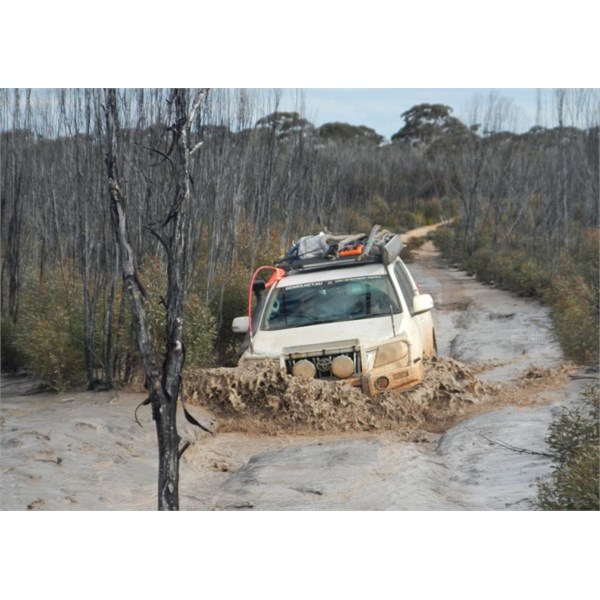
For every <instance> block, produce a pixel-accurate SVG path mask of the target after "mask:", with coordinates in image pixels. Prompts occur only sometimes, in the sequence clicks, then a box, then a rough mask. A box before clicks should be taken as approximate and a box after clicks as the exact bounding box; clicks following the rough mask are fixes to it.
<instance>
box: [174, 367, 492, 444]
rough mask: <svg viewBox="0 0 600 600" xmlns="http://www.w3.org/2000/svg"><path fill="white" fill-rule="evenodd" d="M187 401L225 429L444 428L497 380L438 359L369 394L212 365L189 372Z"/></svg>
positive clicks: (261, 370)
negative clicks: (417, 380)
mask: <svg viewBox="0 0 600 600" xmlns="http://www.w3.org/2000/svg"><path fill="white" fill-rule="evenodd" d="M185 390H186V404H190V405H200V406H204V407H205V408H208V409H210V411H211V412H212V413H213V414H214V415H215V416H216V418H217V420H218V421H219V430H220V431H244V432H253V433H267V434H278V433H281V432H286V433H314V432H317V431H321V432H327V433H335V432H349V431H373V430H386V429H397V428H399V427H401V428H410V429H423V430H425V431H433V432H439V431H441V430H443V429H444V428H446V427H447V426H448V425H449V424H450V423H452V422H453V421H455V420H456V418H457V417H459V416H461V415H464V414H466V413H467V412H469V410H470V409H471V408H472V407H473V406H474V405H478V404H481V403H482V402H484V401H485V399H486V398H487V397H489V396H490V394H492V393H494V392H495V391H497V386H493V385H489V384H484V383H482V382H480V381H479V380H478V379H477V377H476V376H475V375H474V373H473V372H472V371H471V370H470V369H469V368H468V367H467V366H466V365H464V364H462V363H460V362H458V361H456V360H453V359H450V358H439V359H432V360H431V361H429V362H427V363H426V364H425V377H424V383H423V384H421V385H419V386H418V387H417V388H414V389H412V390H410V391H408V392H404V393H398V392H390V393H385V394H380V395H378V396H376V397H373V398H370V397H368V396H366V395H364V394H363V393H362V392H361V391H360V390H359V389H357V388H353V387H351V386H348V385H345V384H342V383H334V382H328V381H322V380H316V379H313V380H310V381H306V380H302V379H300V378H297V377H292V376H290V375H287V374H286V373H283V372H281V371H280V370H279V369H277V368H274V367H270V366H252V367H244V368H233V369H225V368H221V369H209V370H204V371H197V372H195V373H193V374H192V373H190V374H188V376H187V377H186V387H185Z"/></svg>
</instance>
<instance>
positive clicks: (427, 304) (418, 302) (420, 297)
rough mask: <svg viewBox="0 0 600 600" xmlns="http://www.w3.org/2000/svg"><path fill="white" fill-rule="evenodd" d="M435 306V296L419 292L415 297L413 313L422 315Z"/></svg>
mask: <svg viewBox="0 0 600 600" xmlns="http://www.w3.org/2000/svg"><path fill="white" fill-rule="evenodd" d="M432 308H433V298H432V297H431V296H430V295H429V294H417V295H416V296H415V297H414V298H413V315H420V314H421V313H424V312H427V311H428V310H431V309H432Z"/></svg>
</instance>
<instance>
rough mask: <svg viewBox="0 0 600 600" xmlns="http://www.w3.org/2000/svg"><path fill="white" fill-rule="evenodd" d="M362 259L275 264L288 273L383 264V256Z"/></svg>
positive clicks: (289, 261) (325, 259)
mask: <svg viewBox="0 0 600 600" xmlns="http://www.w3.org/2000/svg"><path fill="white" fill-rule="evenodd" d="M359 259H360V257H356V256H352V257H340V258H336V257H332V258H294V259H289V260H288V259H286V260H285V261H284V262H277V263H275V265H276V266H278V267H280V268H282V269H283V270H284V271H287V272H288V273H291V272H300V271H320V270H323V269H337V268H340V267H352V266H354V267H356V266H358V265H367V264H372V263H381V262H383V257H382V256H368V257H364V258H362V260H359Z"/></svg>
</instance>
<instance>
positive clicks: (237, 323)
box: [231, 317, 249, 333]
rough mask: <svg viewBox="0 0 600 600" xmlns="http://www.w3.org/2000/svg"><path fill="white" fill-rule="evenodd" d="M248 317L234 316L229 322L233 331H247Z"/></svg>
mask: <svg viewBox="0 0 600 600" xmlns="http://www.w3.org/2000/svg"><path fill="white" fill-rule="evenodd" d="M248 323H249V319H248V317H236V318H235V319H234V320H233V323H232V324H231V329H232V331H233V333H248Z"/></svg>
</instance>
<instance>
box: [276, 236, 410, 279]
mask: <svg viewBox="0 0 600 600" xmlns="http://www.w3.org/2000/svg"><path fill="white" fill-rule="evenodd" d="M380 229H381V228H380V227H379V226H378V225H376V226H375V227H373V229H372V230H371V233H370V235H369V236H368V237H367V236H364V238H362V239H361V240H360V242H361V244H360V251H359V252H360V253H357V252H353V253H352V255H350V256H348V253H346V255H344V253H343V252H342V253H338V248H337V246H336V245H335V244H333V245H331V246H327V247H326V249H325V250H323V251H320V250H319V251H317V252H311V253H310V256H307V257H303V256H302V255H298V253H297V247H298V243H296V245H295V246H294V247H292V250H294V251H293V252H292V251H288V253H287V254H286V256H285V257H283V258H282V259H280V260H278V261H277V262H275V263H274V264H275V266H276V267H280V268H282V269H284V270H285V271H288V272H289V271H309V270H310V271H316V270H320V269H333V268H337V267H348V266H357V265H360V264H368V263H381V262H383V263H384V264H385V265H390V264H392V263H393V262H394V261H395V260H396V258H398V256H399V255H400V252H401V251H402V246H403V244H402V238H401V237H400V236H399V235H398V234H391V233H389V232H385V233H384V235H381V234H380ZM382 233H383V232H382ZM378 234H379V235H378ZM316 237H317V236H315V238H316ZM342 237H343V236H342ZM355 237H357V236H355ZM315 254H320V255H318V256H315ZM340 254H341V256H340Z"/></svg>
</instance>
